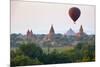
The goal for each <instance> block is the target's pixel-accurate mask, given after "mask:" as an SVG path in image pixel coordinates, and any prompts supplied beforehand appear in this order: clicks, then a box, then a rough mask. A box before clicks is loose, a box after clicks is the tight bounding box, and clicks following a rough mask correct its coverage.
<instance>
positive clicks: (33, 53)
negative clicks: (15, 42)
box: [11, 42, 95, 66]
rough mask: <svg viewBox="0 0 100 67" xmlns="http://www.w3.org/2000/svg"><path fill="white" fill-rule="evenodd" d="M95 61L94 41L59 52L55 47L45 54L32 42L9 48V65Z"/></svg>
mask: <svg viewBox="0 0 100 67" xmlns="http://www.w3.org/2000/svg"><path fill="white" fill-rule="evenodd" d="M88 61H95V45H94V42H90V43H88V42H85V43H79V44H77V45H76V46H75V47H74V49H71V50H68V51H64V52H61V53H59V52H58V51H57V50H56V49H55V50H53V52H51V53H49V54H46V53H43V50H42V49H41V48H40V47H39V46H37V44H34V43H28V44H21V45H20V47H19V48H16V50H11V66H26V65H40V64H58V63H72V62H88Z"/></svg>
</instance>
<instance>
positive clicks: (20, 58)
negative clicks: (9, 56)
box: [11, 55, 33, 66]
mask: <svg viewBox="0 0 100 67" xmlns="http://www.w3.org/2000/svg"><path fill="white" fill-rule="evenodd" d="M32 64H33V60H32V59H31V58H29V57H28V56H24V55H17V56H16V57H15V58H14V59H13V60H11V66H23V65H32Z"/></svg>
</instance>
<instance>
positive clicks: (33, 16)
mask: <svg viewBox="0 0 100 67" xmlns="http://www.w3.org/2000/svg"><path fill="white" fill-rule="evenodd" d="M73 6H75V7H78V8H79V9H80V10H81V16H80V17H79V19H78V20H77V21H76V24H74V23H73V21H72V19H71V18H70V17H69V14H68V10H69V9H70V8H71V7H73ZM51 24H53V27H54V29H55V33H62V34H64V33H66V32H67V31H68V30H69V29H70V28H72V30H73V31H75V32H78V31H79V28H80V25H82V26H83V28H84V32H86V33H87V34H95V7H94V6H83V5H70V4H56V3H55V4H54V3H50V4H49V3H37V2H24V1H13V0H12V1H11V33H22V34H25V33H26V31H27V30H28V29H32V31H33V33H35V34H47V33H48V32H49V29H50V26H51Z"/></svg>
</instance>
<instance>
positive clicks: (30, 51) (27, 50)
mask: <svg viewBox="0 0 100 67" xmlns="http://www.w3.org/2000/svg"><path fill="white" fill-rule="evenodd" d="M19 49H20V50H21V51H22V52H23V54H24V55H26V56H29V57H31V58H33V59H34V58H36V57H40V56H41V54H42V53H43V52H42V49H41V48H40V47H38V46H36V44H34V43H29V44H22V45H21V46H20V47H19Z"/></svg>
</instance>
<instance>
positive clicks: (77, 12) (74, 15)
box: [69, 7, 81, 23]
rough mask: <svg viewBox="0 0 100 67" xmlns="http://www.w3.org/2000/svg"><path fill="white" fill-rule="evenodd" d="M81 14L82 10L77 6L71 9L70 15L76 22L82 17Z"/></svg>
mask: <svg viewBox="0 0 100 67" xmlns="http://www.w3.org/2000/svg"><path fill="white" fill-rule="evenodd" d="M80 15H81V11H80V9H79V8H77V7H72V8H70V9H69V16H70V17H71V19H72V20H73V21H74V23H75V22H76V20H77V19H78V18H79V17H80Z"/></svg>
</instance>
